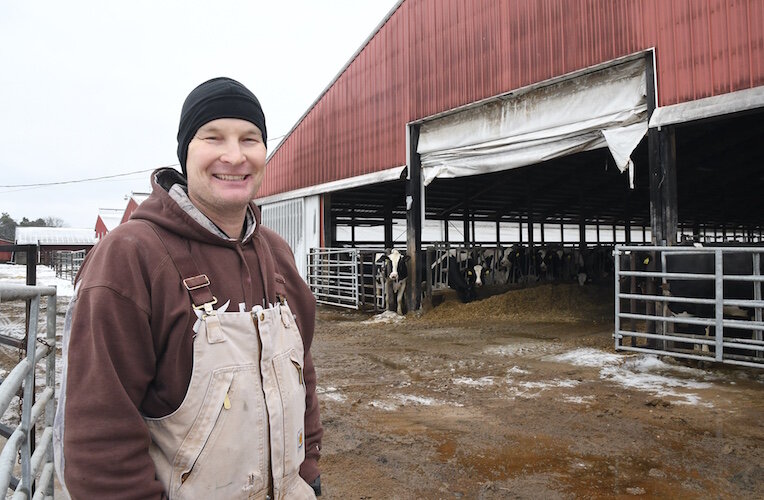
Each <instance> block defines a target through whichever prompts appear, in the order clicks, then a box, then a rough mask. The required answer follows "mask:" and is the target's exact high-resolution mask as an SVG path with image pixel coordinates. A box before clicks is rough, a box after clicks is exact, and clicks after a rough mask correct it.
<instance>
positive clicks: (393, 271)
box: [385, 249, 409, 281]
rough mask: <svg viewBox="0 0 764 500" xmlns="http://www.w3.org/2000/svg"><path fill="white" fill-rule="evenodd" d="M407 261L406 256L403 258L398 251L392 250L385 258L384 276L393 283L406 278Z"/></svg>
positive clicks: (407, 257)
mask: <svg viewBox="0 0 764 500" xmlns="http://www.w3.org/2000/svg"><path fill="white" fill-rule="evenodd" d="M408 260H409V256H408V255H406V256H404V255H402V254H401V253H400V252H399V251H398V250H396V249H393V250H392V251H390V254H388V255H387V256H386V261H387V265H386V272H385V275H386V276H387V277H388V278H390V279H391V280H393V281H398V280H403V279H406V277H408V267H407V266H406V263H407V262H408Z"/></svg>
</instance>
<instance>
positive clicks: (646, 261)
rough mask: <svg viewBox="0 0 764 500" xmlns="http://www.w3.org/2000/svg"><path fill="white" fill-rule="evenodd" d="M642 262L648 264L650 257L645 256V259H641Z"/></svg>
mask: <svg viewBox="0 0 764 500" xmlns="http://www.w3.org/2000/svg"><path fill="white" fill-rule="evenodd" d="M642 263H643V264H644V265H648V264H649V263H650V257H645V260H643V261H642Z"/></svg>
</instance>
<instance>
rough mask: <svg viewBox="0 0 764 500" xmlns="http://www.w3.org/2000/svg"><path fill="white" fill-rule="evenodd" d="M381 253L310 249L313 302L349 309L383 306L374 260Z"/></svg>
mask: <svg viewBox="0 0 764 500" xmlns="http://www.w3.org/2000/svg"><path fill="white" fill-rule="evenodd" d="M381 252H382V251H381V250H376V249H361V248H312V249H310V251H309V252H308V274H307V282H308V286H309V287H310V289H311V291H312V292H313V295H314V296H315V297H316V302H318V303H319V304H329V305H334V306H339V307H346V308H350V309H374V310H380V309H383V308H384V307H385V305H384V293H383V292H382V289H381V283H380V281H379V279H378V266H377V265H376V258H377V257H378V256H379V255H380V254H381Z"/></svg>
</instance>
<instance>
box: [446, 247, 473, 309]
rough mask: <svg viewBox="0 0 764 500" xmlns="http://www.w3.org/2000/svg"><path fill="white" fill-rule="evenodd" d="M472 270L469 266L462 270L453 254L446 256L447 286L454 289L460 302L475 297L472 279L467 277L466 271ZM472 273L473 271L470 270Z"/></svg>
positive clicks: (468, 300)
mask: <svg viewBox="0 0 764 500" xmlns="http://www.w3.org/2000/svg"><path fill="white" fill-rule="evenodd" d="M468 272H472V271H470V270H469V268H468V269H467V270H465V271H462V270H461V268H460V267H459V261H458V260H457V259H456V257H454V256H449V257H448V286H449V287H450V288H453V289H454V290H456V294H457V295H458V296H459V299H460V300H461V301H462V302H470V301H472V300H475V299H476V298H477V294H476V293H475V282H476V280H474V279H470V280H468V279H467V273H468ZM472 274H473V275H474V272H472Z"/></svg>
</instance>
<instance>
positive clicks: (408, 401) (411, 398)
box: [369, 394, 464, 411]
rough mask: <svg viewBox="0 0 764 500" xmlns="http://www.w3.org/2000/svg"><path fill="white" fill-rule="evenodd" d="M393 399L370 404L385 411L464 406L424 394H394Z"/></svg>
mask: <svg viewBox="0 0 764 500" xmlns="http://www.w3.org/2000/svg"><path fill="white" fill-rule="evenodd" d="M390 399H392V400H393V401H389V400H388V401H376V400H375V401H371V402H370V403H369V406H372V407H374V408H379V409H380V410H384V411H395V410H397V409H398V408H400V407H402V406H410V405H417V406H457V407H459V406H464V405H463V404H461V403H456V402H453V401H443V400H441V399H433V398H427V397H422V396H416V395H414V394H393V395H392V396H391V398H390Z"/></svg>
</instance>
